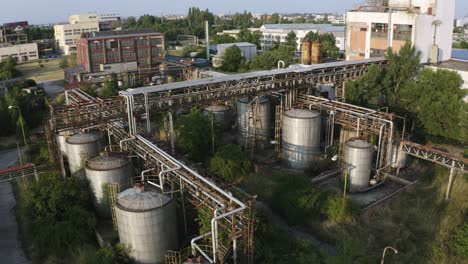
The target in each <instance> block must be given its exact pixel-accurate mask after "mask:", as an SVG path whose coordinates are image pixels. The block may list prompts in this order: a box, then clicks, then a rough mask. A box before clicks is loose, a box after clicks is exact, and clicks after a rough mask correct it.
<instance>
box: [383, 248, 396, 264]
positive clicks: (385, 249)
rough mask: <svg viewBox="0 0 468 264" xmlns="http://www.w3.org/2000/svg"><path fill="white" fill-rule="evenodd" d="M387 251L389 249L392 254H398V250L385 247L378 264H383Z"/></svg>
mask: <svg viewBox="0 0 468 264" xmlns="http://www.w3.org/2000/svg"><path fill="white" fill-rule="evenodd" d="M387 249H391V250H393V252H394V253H395V254H398V250H396V249H394V248H393V247H386V248H384V250H383V253H382V260H381V261H380V264H384V259H385V253H386V252H387Z"/></svg>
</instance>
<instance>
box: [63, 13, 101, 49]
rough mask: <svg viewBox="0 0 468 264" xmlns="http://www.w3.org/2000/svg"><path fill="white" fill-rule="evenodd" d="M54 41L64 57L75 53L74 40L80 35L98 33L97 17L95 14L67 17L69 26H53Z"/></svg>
mask: <svg viewBox="0 0 468 264" xmlns="http://www.w3.org/2000/svg"><path fill="white" fill-rule="evenodd" d="M54 31H55V41H56V45H57V47H58V48H59V49H60V50H61V52H62V53H63V54H64V55H69V54H71V53H75V52H76V39H78V38H79V37H80V36H81V33H86V32H98V31H99V17H98V15H97V14H76V15H71V16H70V17H69V24H62V25H55V26H54Z"/></svg>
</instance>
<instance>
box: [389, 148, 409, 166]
mask: <svg viewBox="0 0 468 264" xmlns="http://www.w3.org/2000/svg"><path fill="white" fill-rule="evenodd" d="M407 160H408V154H407V153H406V152H404V151H403V150H401V149H400V145H398V144H394V145H393V147H392V164H391V167H392V168H394V169H402V168H404V167H405V166H406V162H407Z"/></svg>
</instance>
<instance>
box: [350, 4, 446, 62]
mask: <svg viewBox="0 0 468 264" xmlns="http://www.w3.org/2000/svg"><path fill="white" fill-rule="evenodd" d="M387 2H388V3H387V4H386V5H385V6H381V7H360V8H357V9H356V10H352V11H349V12H348V13H347V15H346V20H347V21H346V25H347V27H346V28H347V31H346V59H347V60H360V59H367V58H371V57H382V56H384V55H385V51H386V50H387V48H388V47H392V49H393V50H394V51H399V50H400V48H401V47H402V46H403V45H405V43H406V42H408V41H409V42H411V43H412V44H413V45H414V46H415V47H416V49H417V50H419V51H421V63H437V62H441V61H447V60H450V58H451V53H452V32H453V21H454V16H455V0H444V1H437V0H388V1H387Z"/></svg>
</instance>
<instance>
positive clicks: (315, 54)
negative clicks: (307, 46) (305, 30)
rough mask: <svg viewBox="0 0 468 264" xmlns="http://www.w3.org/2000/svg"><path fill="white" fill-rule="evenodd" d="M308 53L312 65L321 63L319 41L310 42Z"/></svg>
mask: <svg viewBox="0 0 468 264" xmlns="http://www.w3.org/2000/svg"><path fill="white" fill-rule="evenodd" d="M310 53H311V56H310V62H311V63H312V64H319V63H322V43H320V42H319V41H314V42H312V46H311V52H310Z"/></svg>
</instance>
